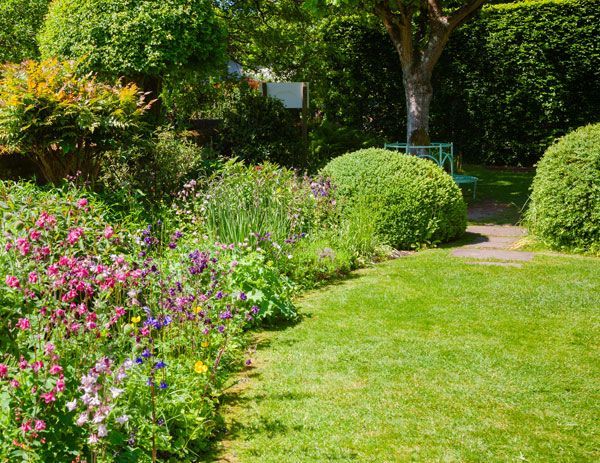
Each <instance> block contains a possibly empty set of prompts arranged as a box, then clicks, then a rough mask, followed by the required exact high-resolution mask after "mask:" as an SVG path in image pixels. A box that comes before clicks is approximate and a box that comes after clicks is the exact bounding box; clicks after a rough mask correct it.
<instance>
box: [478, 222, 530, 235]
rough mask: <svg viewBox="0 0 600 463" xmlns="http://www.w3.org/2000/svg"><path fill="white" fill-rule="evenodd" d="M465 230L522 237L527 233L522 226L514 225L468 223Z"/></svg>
mask: <svg viewBox="0 0 600 463" xmlns="http://www.w3.org/2000/svg"><path fill="white" fill-rule="evenodd" d="M467 232H468V233H475V234H477V235H484V236H515V237H522V236H525V235H526V234H527V230H525V229H524V228H523V227H515V226H513V225H470V226H468V227H467Z"/></svg>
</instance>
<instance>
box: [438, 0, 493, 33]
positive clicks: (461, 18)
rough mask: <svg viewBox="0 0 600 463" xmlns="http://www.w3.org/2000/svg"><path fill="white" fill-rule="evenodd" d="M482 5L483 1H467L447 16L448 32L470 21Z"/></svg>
mask: <svg viewBox="0 0 600 463" xmlns="http://www.w3.org/2000/svg"><path fill="white" fill-rule="evenodd" d="M433 1H436V0H433ZM484 3H485V0H469V2H468V3H465V4H464V5H463V6H461V7H460V8H459V9H458V10H456V11H455V12H454V13H452V14H451V15H449V16H448V24H449V25H450V30H451V31H452V30H454V29H456V28H457V27H458V26H460V25H461V24H462V23H464V22H465V21H467V20H468V19H470V18H471V17H472V16H473V15H475V14H476V13H477V12H478V11H479V9H480V8H481V7H482V6H483V4H484Z"/></svg>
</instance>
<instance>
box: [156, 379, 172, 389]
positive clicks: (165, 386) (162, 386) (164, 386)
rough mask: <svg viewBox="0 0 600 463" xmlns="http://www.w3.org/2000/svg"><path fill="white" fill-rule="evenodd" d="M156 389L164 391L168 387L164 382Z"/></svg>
mask: <svg viewBox="0 0 600 463" xmlns="http://www.w3.org/2000/svg"><path fill="white" fill-rule="evenodd" d="M158 387H159V388H161V389H166V388H167V387H169V385H168V384H167V383H166V382H165V381H161V382H160V384H159V385H158Z"/></svg>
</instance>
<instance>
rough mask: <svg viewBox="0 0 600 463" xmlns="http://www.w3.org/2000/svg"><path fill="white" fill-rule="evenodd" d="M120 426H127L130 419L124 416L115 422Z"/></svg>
mask: <svg viewBox="0 0 600 463" xmlns="http://www.w3.org/2000/svg"><path fill="white" fill-rule="evenodd" d="M115 421H116V422H117V423H119V424H125V423H127V422H128V421H129V417H128V416H127V415H122V416H120V417H118V418H117V419H116V420H115Z"/></svg>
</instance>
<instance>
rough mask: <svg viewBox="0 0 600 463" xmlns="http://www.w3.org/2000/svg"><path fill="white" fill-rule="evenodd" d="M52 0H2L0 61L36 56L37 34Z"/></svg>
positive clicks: (13, 60) (37, 52) (0, 9)
mask: <svg viewBox="0 0 600 463" xmlns="http://www.w3.org/2000/svg"><path fill="white" fill-rule="evenodd" d="M49 3H50V0H2V1H1V2H0V63H4V62H7V61H10V62H18V61H22V60H24V59H27V58H36V57H37V56H38V54H39V51H38V47H37V42H36V35H37V33H38V31H39V29H40V27H41V26H42V23H43V21H44V16H45V15H46V13H47V11H48V4H49Z"/></svg>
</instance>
